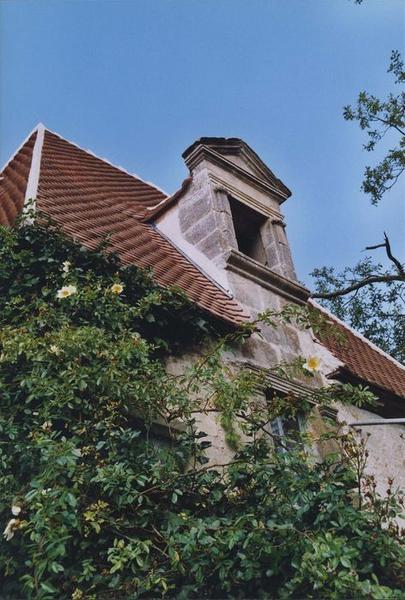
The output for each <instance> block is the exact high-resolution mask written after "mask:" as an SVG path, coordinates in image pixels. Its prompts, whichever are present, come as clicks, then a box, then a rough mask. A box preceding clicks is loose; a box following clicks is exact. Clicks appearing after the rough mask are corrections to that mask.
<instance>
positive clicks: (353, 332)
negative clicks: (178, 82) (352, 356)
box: [308, 298, 405, 371]
mask: <svg viewBox="0 0 405 600" xmlns="http://www.w3.org/2000/svg"><path fill="white" fill-rule="evenodd" d="M308 302H309V304H312V305H313V306H315V307H316V308H318V309H319V310H320V311H322V312H324V313H325V314H326V315H328V316H329V317H330V318H331V319H334V320H335V321H337V322H338V323H339V324H340V325H342V326H343V327H345V328H346V329H348V330H349V331H350V332H351V333H352V334H353V335H355V336H356V337H358V338H359V339H361V340H362V341H363V342H366V344H368V345H369V346H370V347H371V348H373V350H376V352H378V353H379V354H381V355H382V356H385V358H387V359H388V360H390V361H391V362H393V363H394V365H396V366H397V367H399V368H400V369H402V370H404V371H405V367H404V365H401V363H400V362H398V361H397V360H395V358H393V357H392V356H391V355H390V354H388V353H387V352H384V350H381V348H379V347H378V346H376V345H375V344H374V343H373V342H371V341H370V340H368V339H367V338H366V337H364V335H362V334H361V333H359V332H358V331H356V330H355V329H353V327H350V325H348V324H347V323H345V322H344V321H342V320H341V319H339V318H338V317H337V316H336V315H334V314H333V313H331V312H330V311H329V310H328V309H327V308H325V307H324V306H321V305H320V304H318V302H316V301H315V300H313V299H312V298H310V299H309V300H308Z"/></svg>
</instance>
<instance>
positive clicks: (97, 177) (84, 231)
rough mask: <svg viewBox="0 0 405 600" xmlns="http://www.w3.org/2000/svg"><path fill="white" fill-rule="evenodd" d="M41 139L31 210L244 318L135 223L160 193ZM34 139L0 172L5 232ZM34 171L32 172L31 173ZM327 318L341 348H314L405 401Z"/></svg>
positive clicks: (330, 344)
mask: <svg viewBox="0 0 405 600" xmlns="http://www.w3.org/2000/svg"><path fill="white" fill-rule="evenodd" d="M41 135H43V145H42V148H41V155H40V157H39V158H40V161H39V162H38V165H40V166H38V168H39V173H38V188H37V193H36V194H35V195H36V199H37V207H38V209H40V210H42V211H44V212H46V213H48V214H49V215H50V216H51V217H52V218H53V219H54V220H55V221H56V222H57V223H59V225H60V226H61V228H62V229H63V230H64V231H65V232H66V233H67V234H69V235H71V236H72V237H74V238H75V239H77V240H78V241H80V242H81V243H82V244H83V245H84V246H87V247H89V248H94V247H96V246H97V244H98V243H99V242H100V240H101V239H102V238H103V237H104V235H106V234H110V248H111V250H112V251H115V252H117V254H118V255H119V257H120V258H121V260H122V262H123V264H135V265H138V266H140V267H144V268H152V269H153V272H154V276H155V278H156V281H157V282H158V283H160V284H161V285H165V286H166V285H177V286H178V287H180V288H181V289H182V290H183V291H184V292H185V293H186V294H187V295H188V296H189V297H190V299H191V300H193V301H194V302H195V303H196V304H197V305H198V306H200V307H201V308H202V309H204V310H206V311H208V312H210V313H212V314H213V315H215V316H216V317H219V318H221V319H222V320H225V321H227V322H229V323H233V324H237V323H240V322H242V321H243V320H246V319H247V318H248V315H246V314H244V313H243V311H242V309H241V307H240V306H239V305H238V303H237V302H235V301H234V300H232V299H231V298H229V297H228V295H227V294H226V293H225V292H223V291H222V289H220V288H219V287H218V286H217V285H216V284H215V283H213V282H212V281H211V280H210V279H209V278H208V277H207V276H206V275H205V274H204V273H203V272H202V271H201V270H199V269H198V268H197V267H196V266H195V265H194V264H193V263H192V262H191V261H190V259H189V258H188V257H186V256H184V255H183V254H182V253H181V252H180V251H179V250H178V249H177V248H176V247H175V246H174V245H173V244H172V243H171V242H170V241H169V240H167V239H166V238H165V237H163V235H162V234H161V233H160V232H159V231H158V230H157V229H155V228H154V226H153V224H150V223H146V222H143V221H144V220H145V218H146V217H145V216H146V215H149V214H151V215H154V214H156V213H157V212H159V211H158V205H160V206H163V205H164V204H165V203H166V202H167V201H169V202H170V198H168V197H167V196H166V195H165V194H164V193H163V192H162V191H161V190H159V189H158V188H156V187H155V186H153V185H151V184H149V183H146V182H144V181H142V180H141V179H139V178H138V177H136V176H134V175H130V174H129V173H126V172H125V171H123V170H121V169H119V168H117V167H114V166H113V165H111V164H110V163H108V162H107V161H104V160H102V159H100V158H97V157H96V156H94V155H93V154H91V153H89V152H86V151H84V150H82V149H81V148H78V147H77V146H75V145H74V144H71V143H70V142H67V141H66V140H64V139H62V138H61V137H59V136H58V135H56V134H54V133H52V132H50V131H48V130H45V131H43V130H42V132H41ZM39 136H40V130H39V129H38V130H36V131H34V133H33V134H31V136H30V137H29V138H28V140H27V141H26V142H25V143H24V144H23V145H22V147H21V148H20V149H19V150H18V152H17V153H16V154H15V155H14V156H13V158H12V159H11V160H10V161H9V162H8V164H7V166H6V167H5V168H4V169H3V172H2V173H1V176H0V177H1V178H0V223H1V224H4V225H8V226H9V225H12V224H13V223H14V221H15V218H16V216H17V215H18V213H19V212H21V210H22V208H23V205H24V200H25V195H26V188H27V183H28V180H29V175H30V170H31V166H32V165H34V163H35V160H32V158H33V154H34V145H35V144H36V143H37V144H38V143H39ZM31 160H32V165H31ZM35 168H36V166H35V165H34V166H32V170H35ZM33 179H34V180H35V177H34V178H33ZM185 185H187V182H185ZM182 191H183V190H180V191H179V193H182ZM151 209H157V210H156V211H155V210H151ZM313 304H314V305H315V306H317V307H318V308H319V310H322V311H324V312H327V311H325V310H324V309H323V308H322V307H320V306H319V305H317V304H316V303H313ZM327 314H328V316H329V318H330V319H333V321H334V322H335V323H336V327H337V328H339V330H341V331H342V333H344V335H345V337H346V343H344V344H343V345H341V344H339V343H338V342H337V341H336V339H335V338H325V339H322V340H321V341H322V344H323V345H324V346H325V347H326V348H328V349H329V350H330V351H331V352H332V353H333V354H334V355H335V356H336V358H338V359H339V360H340V361H341V362H342V363H344V364H345V367H346V368H347V370H349V371H350V372H351V373H352V374H353V375H354V376H356V377H358V378H360V379H363V380H364V381H366V382H369V383H370V384H374V385H376V386H377V387H380V388H383V389H386V390H388V391H390V392H391V393H394V394H396V395H398V396H400V397H405V368H404V367H402V366H401V365H400V364H399V363H397V362H396V361H395V360H394V359H392V358H391V357H389V356H388V355H387V354H385V353H384V352H382V351H381V350H379V349H378V348H376V346H374V345H373V344H371V342H369V341H368V340H366V339H365V338H363V337H362V336H360V335H359V334H357V333H356V332H354V331H353V330H352V329H351V328H350V327H348V326H347V325H345V324H344V323H342V322H341V321H339V319H336V317H334V316H333V315H330V314H329V313H327Z"/></svg>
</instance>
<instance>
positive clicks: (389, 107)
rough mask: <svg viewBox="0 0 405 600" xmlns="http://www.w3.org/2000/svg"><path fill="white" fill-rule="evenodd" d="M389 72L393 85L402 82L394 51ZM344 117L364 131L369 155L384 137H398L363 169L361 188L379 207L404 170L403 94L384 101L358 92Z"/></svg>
mask: <svg viewBox="0 0 405 600" xmlns="http://www.w3.org/2000/svg"><path fill="white" fill-rule="evenodd" d="M388 72H389V73H393V75H394V76H395V83H396V84H403V83H405V70H404V63H403V61H402V59H401V55H400V53H399V52H398V51H396V50H394V51H393V52H392V54H391V61H390V66H389V68H388ZM343 115H344V118H345V119H346V120H349V121H353V120H356V121H358V123H359V125H360V127H361V129H362V130H364V131H366V132H367V135H368V142H367V144H365V145H364V149H365V150H367V151H368V152H371V151H373V150H374V149H375V147H376V145H377V143H378V142H380V141H381V140H382V139H383V138H384V137H385V136H387V134H389V135H390V137H393V136H394V135H396V136H397V138H398V140H397V142H396V144H395V145H394V146H393V147H392V148H390V149H389V150H388V151H387V154H386V156H385V157H384V158H383V159H382V160H381V161H380V162H379V163H378V164H377V165H376V166H375V167H366V171H365V174H364V181H363V184H362V189H363V191H364V192H365V193H366V194H369V195H370V198H371V202H372V204H378V202H380V200H381V199H382V197H383V195H384V194H385V192H387V191H388V190H390V189H391V188H392V186H393V185H394V184H395V183H396V182H397V180H398V178H399V177H400V176H401V175H402V173H403V172H404V170H405V92H400V93H399V94H397V95H395V94H392V93H391V94H389V95H388V97H387V99H386V100H380V99H379V98H377V97H376V96H374V95H373V94H369V93H368V92H365V91H363V92H360V94H359V96H358V99H357V105H356V107H355V108H353V107H352V106H346V107H345V109H344V113H343Z"/></svg>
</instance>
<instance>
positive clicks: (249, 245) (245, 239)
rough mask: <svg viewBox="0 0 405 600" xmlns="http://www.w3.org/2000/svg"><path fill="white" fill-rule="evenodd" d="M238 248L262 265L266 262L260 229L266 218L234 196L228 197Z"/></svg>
mask: <svg viewBox="0 0 405 600" xmlns="http://www.w3.org/2000/svg"><path fill="white" fill-rule="evenodd" d="M229 204H230V207H231V214H232V221H233V227H234V230H235V237H236V242H237V244H238V250H239V251H240V252H242V253H243V254H245V255H246V256H249V257H250V258H253V259H254V260H256V261H257V262H260V263H262V264H263V265H265V264H267V261H266V252H265V250H264V244H263V240H262V233H261V229H262V227H263V225H264V223H265V222H266V220H267V218H266V217H265V216H264V215H262V214H261V213H259V212H257V211H255V210H254V209H253V208H250V207H249V206H246V204H243V203H242V202H239V200H235V198H232V197H230V198H229Z"/></svg>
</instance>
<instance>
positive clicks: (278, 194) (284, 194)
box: [183, 137, 291, 204]
mask: <svg viewBox="0 0 405 600" xmlns="http://www.w3.org/2000/svg"><path fill="white" fill-rule="evenodd" d="M183 158H184V160H185V162H186V164H187V166H188V167H189V169H190V171H192V170H193V169H194V168H195V167H196V166H197V165H198V164H199V163H200V162H201V161H203V160H206V161H208V162H212V163H214V164H216V165H217V166H219V167H221V168H222V169H224V170H225V171H230V172H232V173H233V174H234V175H236V176H237V177H238V178H240V179H242V180H245V181H246V182H247V183H249V184H250V185H251V186H253V187H256V188H258V189H260V190H261V191H263V192H265V193H266V192H267V193H269V194H270V195H271V196H272V197H274V198H275V199H277V201H278V202H279V203H280V204H281V203H282V202H284V200H286V199H287V198H288V197H289V196H291V191H290V190H289V189H288V187H287V186H286V185H284V183H283V182H282V181H281V180H280V179H278V178H277V177H276V176H275V175H274V173H273V172H272V171H271V170H270V169H269V168H268V166H267V165H266V164H265V163H264V162H263V161H262V160H261V159H260V158H259V156H258V155H257V154H256V152H254V151H253V150H252V149H251V148H250V146H248V144H246V142H244V141H243V140H240V139H239V138H211V137H203V138H200V139H199V140H197V141H196V142H194V143H193V144H192V145H191V146H189V147H188V148H187V150H185V152H184V153H183Z"/></svg>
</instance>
